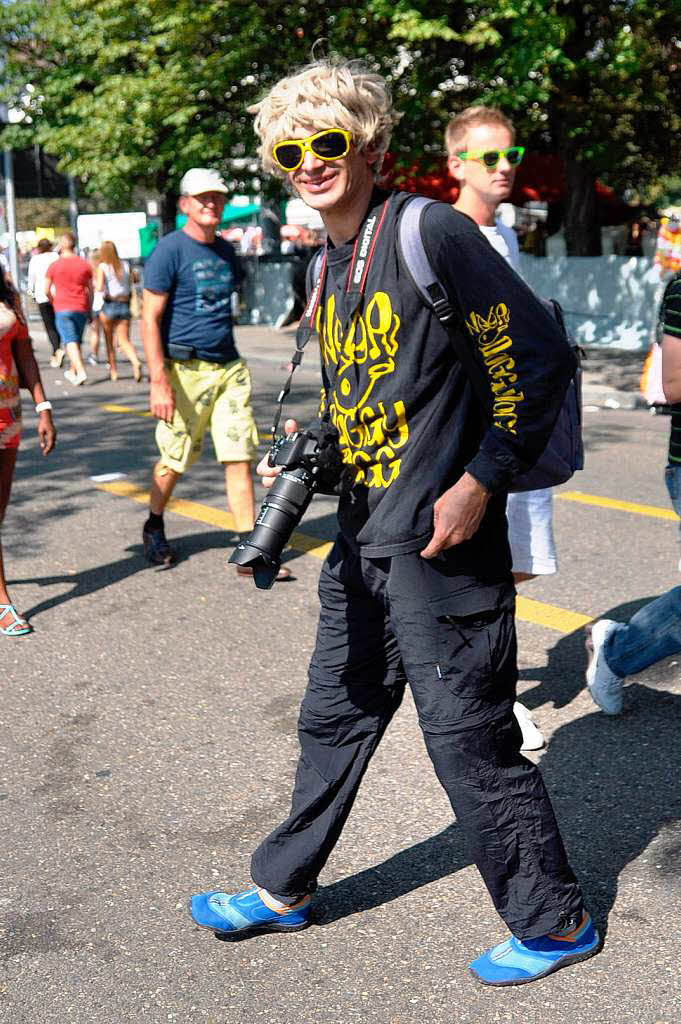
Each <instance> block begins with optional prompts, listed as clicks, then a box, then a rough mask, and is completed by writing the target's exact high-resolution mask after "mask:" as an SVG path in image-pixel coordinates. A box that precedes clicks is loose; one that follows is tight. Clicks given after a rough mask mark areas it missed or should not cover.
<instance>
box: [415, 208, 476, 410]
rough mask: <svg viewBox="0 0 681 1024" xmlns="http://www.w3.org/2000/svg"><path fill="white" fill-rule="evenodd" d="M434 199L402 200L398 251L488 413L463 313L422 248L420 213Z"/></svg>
mask: <svg viewBox="0 0 681 1024" xmlns="http://www.w3.org/2000/svg"><path fill="white" fill-rule="evenodd" d="M435 202H437V200H435V199H426V198H425V197H424V196H414V198H413V199H410V200H408V201H407V202H406V203H405V204H404V206H403V207H402V209H401V211H400V220H399V230H398V236H397V237H398V252H399V254H400V256H401V258H402V262H403V263H404V265H405V267H406V269H407V271H408V273H409V276H410V277H411V280H412V283H413V285H414V287H415V288H416V291H417V292H418V294H419V295H420V296H421V299H422V300H423V303H424V305H425V306H427V307H428V308H429V309H432V311H433V313H434V314H435V316H436V317H437V318H438V320H439V321H440V323H441V324H442V326H443V327H444V329H445V330H446V332H447V334H448V335H449V340H450V342H451V345H452V348H453V349H454V353H455V355H456V357H457V359H458V360H459V362H460V363H461V365H462V366H463V368H464V370H465V372H466V373H467V375H468V378H469V380H470V382H471V385H472V387H473V390H474V392H475V394H476V396H477V398H478V401H479V402H480V405H481V406H482V408H483V409H484V410H485V411H486V413H488V414H489V411H490V409H491V404H492V396H491V392H490V389H489V382H488V381H487V378H486V376H485V373H484V371H483V369H482V367H481V366H480V365H479V364H478V362H477V361H476V359H475V356H474V355H473V352H472V351H471V346H470V343H469V339H468V335H467V332H466V328H465V326H464V323H463V314H462V313H461V310H460V309H459V306H458V304H456V300H455V299H452V298H450V296H449V295H448V294H447V291H446V290H445V287H444V285H443V284H442V282H441V281H440V279H439V278H438V276H437V274H436V273H435V270H434V269H433V264H432V261H431V259H430V256H429V254H428V251H427V248H426V241H425V239H424V236H423V215H424V213H425V211H426V210H427V209H428V207H429V206H431V205H432V204H433V203H435Z"/></svg>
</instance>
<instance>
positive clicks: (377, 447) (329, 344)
mask: <svg viewBox="0 0 681 1024" xmlns="http://www.w3.org/2000/svg"><path fill="white" fill-rule="evenodd" d="M316 327H317V333H318V335H319V343H320V346H321V353H322V360H323V362H324V366H325V367H326V368H327V372H328V373H329V376H330V377H334V384H333V395H331V396H330V399H329V411H330V414H331V420H332V422H333V423H334V424H335V426H336V428H337V430H338V433H339V435H340V445H341V449H342V452H343V460H344V462H345V463H347V464H348V465H352V466H354V468H355V471H356V474H357V475H356V478H355V479H356V481H357V483H364V484H366V486H367V487H382V488H385V487H390V485H391V484H392V483H393V482H394V481H395V480H396V479H397V477H398V476H399V475H400V463H401V457H400V456H399V455H398V452H399V450H400V449H402V448H404V446H405V444H406V443H407V441H408V439H409V427H408V425H407V416H406V408H405V404H404V402H403V401H401V400H396V401H395V402H393V403H392V405H391V406H389V407H388V408H386V403H385V401H383V400H382V399H380V398H379V397H378V394H376V393H375V392H376V391H377V390H378V388H377V382H378V381H380V380H381V378H384V377H389V376H391V375H392V374H393V373H394V372H395V360H396V356H397V350H398V348H399V341H398V332H399V329H400V318H399V316H398V315H397V313H395V311H394V310H393V306H392V302H391V300H390V296H389V295H387V294H386V292H376V293H375V294H374V295H373V296H372V298H371V299H370V301H369V302H368V303H367V304H366V307H365V309H364V312H363V313H359V312H358V313H356V314H355V316H354V317H353V319H352V321H351V323H350V325H349V327H348V331H347V335H346V336H345V337H344V336H343V325H342V323H341V320H340V318H339V316H338V313H337V311H336V300H335V296H334V295H333V294H332V295H330V296H329V298H328V299H327V302H326V306H325V309H324V310H322V308H321V306H320V308H319V310H318V311H317V322H316ZM334 367H335V375H334Z"/></svg>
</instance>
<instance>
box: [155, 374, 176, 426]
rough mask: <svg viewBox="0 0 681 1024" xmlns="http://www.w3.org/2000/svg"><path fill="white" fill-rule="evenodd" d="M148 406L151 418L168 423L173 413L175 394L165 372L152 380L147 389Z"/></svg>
mask: <svg viewBox="0 0 681 1024" xmlns="http://www.w3.org/2000/svg"><path fill="white" fill-rule="evenodd" d="M149 406H150V408H151V415H152V416H155V417H156V419H157V420H165V422H166V423H170V421H171V420H172V418H173V413H174V412H175V394H174V392H173V389H172V388H171V386H170V381H169V380H168V374H167V373H166V371H165V370H164V371H163V373H162V374H160V375H159V376H158V377H156V378H152V381H151V387H150V389H149Z"/></svg>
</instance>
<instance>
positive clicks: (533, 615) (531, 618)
mask: <svg viewBox="0 0 681 1024" xmlns="http://www.w3.org/2000/svg"><path fill="white" fill-rule="evenodd" d="M516 617H517V618H518V619H521V620H522V621H523V622H533V623H534V624H535V625H536V626H546V627H547V629H555V630H556V632H557V633H574V631H575V630H576V629H582V628H583V627H584V626H586V624H587V623H588V622H592V621H593V615H581V614H580V613H579V612H571V611H570V610H569V609H567V608H559V607H558V606H557V605H555V604H545V603H544V602H543V601H533V600H532V598H530V597H517V598H516Z"/></svg>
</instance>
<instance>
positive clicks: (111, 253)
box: [95, 242, 142, 381]
mask: <svg viewBox="0 0 681 1024" xmlns="http://www.w3.org/2000/svg"><path fill="white" fill-rule="evenodd" d="M99 258H100V262H99V266H98V267H97V276H96V279H95V291H98V292H102V293H103V295H104V304H103V306H102V311H101V313H100V314H99V319H100V323H101V325H102V327H103V329H104V338H105V340H106V353H107V357H108V360H109V377H110V378H111V380H118V370H117V369H116V347H115V344H114V334H115V335H116V341H117V342H118V344H119V345H120V347H121V349H122V350H123V352H125V354H126V356H127V357H128V359H129V360H130V362H131V363H132V372H133V375H134V377H135V380H136V381H141V380H142V364H141V363H140V360H139V356H138V355H137V352H136V351H135V346H134V345H133V343H132V342H131V341H130V296H131V293H132V288H133V275H132V271H131V269H130V264H129V263H128V262H127V261H126V260H122V259H120V257H119V255H118V250H117V249H116V246H115V245H114V243H113V242H102V243H101V245H100V247H99Z"/></svg>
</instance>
